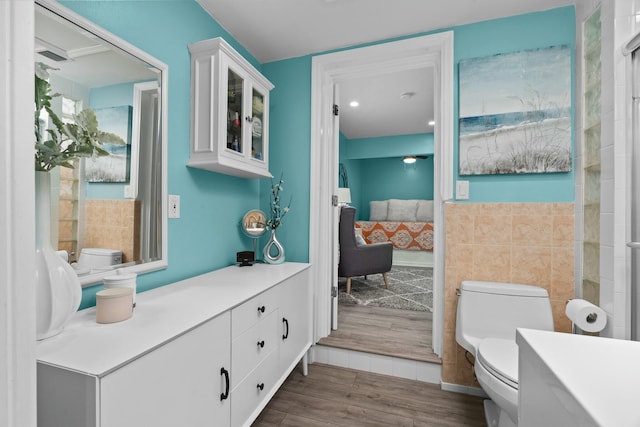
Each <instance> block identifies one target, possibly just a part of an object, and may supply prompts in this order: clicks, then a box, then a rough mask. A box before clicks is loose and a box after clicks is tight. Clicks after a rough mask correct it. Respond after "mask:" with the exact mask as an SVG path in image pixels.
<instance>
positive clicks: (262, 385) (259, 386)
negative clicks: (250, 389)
mask: <svg viewBox="0 0 640 427" xmlns="http://www.w3.org/2000/svg"><path fill="white" fill-rule="evenodd" d="M257 387H258V390H260V391H262V390H264V383H260V384H258V386H257Z"/></svg>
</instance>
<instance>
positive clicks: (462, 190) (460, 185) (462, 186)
mask: <svg viewBox="0 0 640 427" xmlns="http://www.w3.org/2000/svg"><path fill="white" fill-rule="evenodd" d="M456 199H457V200H468V199H469V181H456Z"/></svg>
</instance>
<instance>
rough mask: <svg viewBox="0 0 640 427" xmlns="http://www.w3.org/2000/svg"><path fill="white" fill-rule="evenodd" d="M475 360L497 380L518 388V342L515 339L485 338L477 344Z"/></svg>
mask: <svg viewBox="0 0 640 427" xmlns="http://www.w3.org/2000/svg"><path fill="white" fill-rule="evenodd" d="M477 360H478V362H479V363H480V364H481V365H482V366H483V367H484V368H485V369H486V370H487V371H489V372H490V373H491V374H492V375H494V376H495V377H496V378H497V379H498V380H500V381H502V382H503V383H505V384H506V385H508V386H509V387H511V388H513V389H515V390H518V344H516V342H515V341H513V340H505V339H500V338H486V339H484V340H482V341H481V342H480V345H478V354H477Z"/></svg>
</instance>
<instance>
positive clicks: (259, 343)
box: [258, 340, 264, 348]
mask: <svg viewBox="0 0 640 427" xmlns="http://www.w3.org/2000/svg"><path fill="white" fill-rule="evenodd" d="M258 347H260V348H264V340H262V341H258Z"/></svg>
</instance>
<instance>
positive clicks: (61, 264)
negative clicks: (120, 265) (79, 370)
mask: <svg viewBox="0 0 640 427" xmlns="http://www.w3.org/2000/svg"><path fill="white" fill-rule="evenodd" d="M50 193H51V177H50V175H49V173H48V172H36V339H38V340H43V339H45V338H49V337H52V336H54V335H57V334H59V333H60V332H62V330H63V329H64V327H65V325H66V324H67V323H68V322H69V320H70V319H71V317H72V316H73V314H74V313H75V312H76V311H77V310H78V307H79V306H80V301H81V300H82V286H81V285H80V280H79V279H78V276H77V275H76V273H75V271H74V270H73V268H72V267H71V265H69V263H68V262H66V261H65V260H64V259H62V258H61V257H60V256H59V255H58V254H57V253H56V251H55V250H54V249H53V246H52V245H51V194H50Z"/></svg>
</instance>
